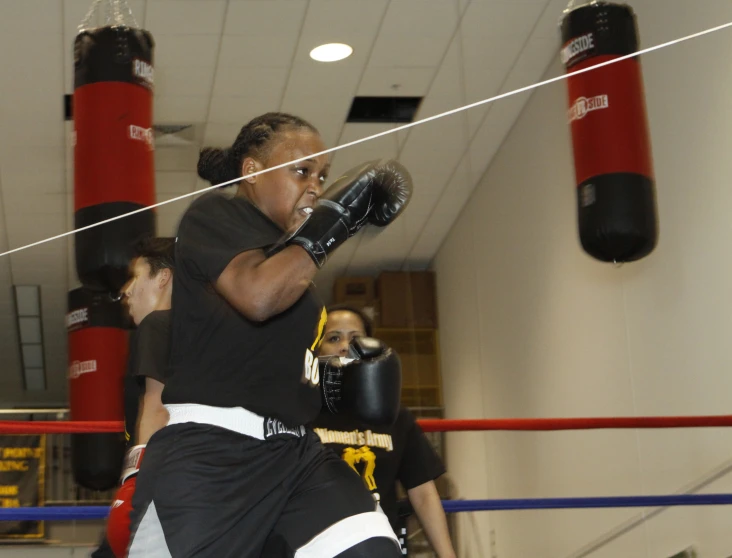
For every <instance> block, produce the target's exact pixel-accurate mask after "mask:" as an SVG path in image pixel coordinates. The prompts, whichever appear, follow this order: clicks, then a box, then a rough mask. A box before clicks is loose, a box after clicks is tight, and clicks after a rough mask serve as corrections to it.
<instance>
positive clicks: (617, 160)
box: [561, 1, 658, 262]
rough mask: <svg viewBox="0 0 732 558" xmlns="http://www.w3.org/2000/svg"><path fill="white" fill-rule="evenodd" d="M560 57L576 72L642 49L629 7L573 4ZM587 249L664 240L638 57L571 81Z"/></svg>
mask: <svg viewBox="0 0 732 558" xmlns="http://www.w3.org/2000/svg"><path fill="white" fill-rule="evenodd" d="M561 32H562V43H563V46H562V51H561V58H562V62H563V63H564V65H565V67H566V70H567V72H573V71H577V70H581V69H583V68H587V67H589V66H593V65H596V64H600V63H602V62H606V61H609V60H613V59H617V58H620V57H621V56H624V55H628V54H632V53H634V52H637V51H638V31H637V26H636V20H635V14H634V12H633V10H632V8H631V7H630V6H628V5H625V4H623V5H621V4H615V3H611V2H604V1H592V2H590V3H588V4H587V3H586V4H585V5H582V6H579V7H573V6H572V5H570V7H569V8H568V10H567V11H566V12H565V15H564V17H563V19H562V22H561ZM567 91H568V100H569V120H570V128H571V135H572V147H573V152H574V166H575V178H576V185H577V209H578V226H579V236H580V241H581V244H582V247H583V248H584V250H585V251H586V252H587V253H588V254H589V255H591V256H592V257H594V258H596V259H598V260H600V261H603V262H629V261H634V260H638V259H641V258H643V257H645V256H647V255H648V254H650V253H651V252H652V251H653V249H654V248H655V246H656V243H657V238H658V220H657V213H656V193H655V178H654V174H653V162H652V157H651V145H650V137H649V131H648V121H647V117H646V107H645V98H644V91H643V78H642V75H641V65H640V60H639V59H638V57H632V58H628V59H626V60H623V61H621V62H616V63H613V64H608V65H607V66H603V67H601V68H596V69H593V70H590V71H587V72H584V73H581V74H579V75H574V76H570V77H568V78H567Z"/></svg>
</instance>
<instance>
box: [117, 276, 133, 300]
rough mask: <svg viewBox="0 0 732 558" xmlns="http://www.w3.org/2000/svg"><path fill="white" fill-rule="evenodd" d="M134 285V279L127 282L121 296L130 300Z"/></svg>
mask: <svg viewBox="0 0 732 558" xmlns="http://www.w3.org/2000/svg"><path fill="white" fill-rule="evenodd" d="M133 283H134V281H133V280H132V279H130V280H129V281H127V283H125V284H124V286H123V287H122V290H121V291H120V293H119V294H121V295H122V296H123V297H126V298H130V297H131V296H132V284H133Z"/></svg>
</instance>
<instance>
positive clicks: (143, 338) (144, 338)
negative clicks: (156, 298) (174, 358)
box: [133, 312, 170, 385]
mask: <svg viewBox="0 0 732 558" xmlns="http://www.w3.org/2000/svg"><path fill="white" fill-rule="evenodd" d="M157 314H158V313H157V312H153V313H152V314H150V315H148V316H147V317H146V318H145V319H144V320H142V322H140V325H139V326H138V329H137V336H136V342H137V351H136V356H137V358H136V359H135V362H134V370H133V374H134V376H135V377H136V378H137V380H138V382H140V383H141V384H143V385H144V381H145V378H152V379H153V380H157V381H158V382H160V383H162V384H164V383H165V373H166V369H167V367H168V355H169V349H170V345H169V341H170V335H169V329H170V325H169V322H168V321H167V320H163V319H161V317H160V316H159V315H157Z"/></svg>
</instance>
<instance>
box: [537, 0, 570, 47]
mask: <svg viewBox="0 0 732 558" xmlns="http://www.w3.org/2000/svg"><path fill="white" fill-rule="evenodd" d="M568 4H569V2H567V0H546V4H545V8H544V11H543V12H542V14H541V16H540V17H539V20H538V21H537V23H536V28H535V29H534V34H533V36H534V37H537V38H543V39H554V41H555V42H556V46H557V51H559V48H560V46H561V33H560V30H559V24H560V21H561V19H562V17H563V12H564V9H565V8H566V7H567V5H568Z"/></svg>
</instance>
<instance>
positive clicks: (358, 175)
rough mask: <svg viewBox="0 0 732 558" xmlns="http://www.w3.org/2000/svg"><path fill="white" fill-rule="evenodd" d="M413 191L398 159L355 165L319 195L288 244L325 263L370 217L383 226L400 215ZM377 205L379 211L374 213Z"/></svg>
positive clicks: (371, 220) (407, 175)
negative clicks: (299, 247) (311, 210)
mask: <svg viewBox="0 0 732 558" xmlns="http://www.w3.org/2000/svg"><path fill="white" fill-rule="evenodd" d="M407 185H408V186H407ZM407 192H408V193H407ZM410 194H411V179H410V178H409V173H407V171H406V169H404V167H402V166H401V165H400V164H399V163H397V162H396V161H386V162H381V161H371V162H369V163H364V164H362V165H359V166H357V167H354V168H352V169H351V170H349V171H348V172H346V173H345V174H344V175H343V176H341V177H340V178H338V179H337V180H336V181H335V182H334V183H333V184H332V185H331V186H330V187H329V188H328V189H327V190H326V191H325V192H324V193H323V195H322V196H320V198H318V201H317V202H316V204H315V208H314V209H313V212H312V214H311V215H310V217H308V219H307V220H306V221H305V222H304V223H303V224H302V225H301V226H300V228H299V229H298V230H297V231H295V233H294V234H293V235H292V236H291V237H290V238H289V240H288V241H287V243H286V244H288V245H290V244H296V245H298V246H301V247H302V248H303V249H304V250H305V251H306V252H307V253H308V254H309V255H310V257H311V258H312V259H313V261H314V262H315V264H316V265H317V266H318V267H319V268H320V267H323V265H324V264H325V262H326V260H327V259H328V255H329V254H331V253H333V251H334V250H335V249H336V248H338V246H340V245H341V244H343V243H344V242H345V241H346V240H348V239H349V238H350V237H352V236H353V235H355V234H356V233H357V232H358V231H359V230H360V229H361V227H363V226H364V225H365V224H366V222H367V220H368V222H371V223H373V224H375V225H377V226H380V227H383V226H386V225H388V224H389V223H390V222H391V221H393V220H394V219H396V217H397V216H398V214H399V213H401V211H402V210H403V209H404V207H405V206H406V202H405V201H404V200H405V199H406V200H407V201H408V200H409V195H410ZM374 209H377V213H376V214H375V215H374V217H370V214H371V213H372V210H374Z"/></svg>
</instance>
